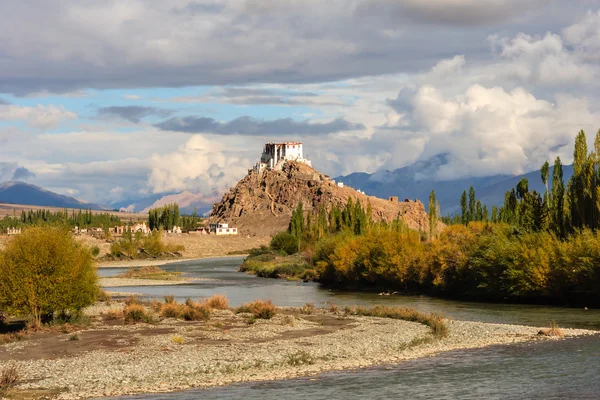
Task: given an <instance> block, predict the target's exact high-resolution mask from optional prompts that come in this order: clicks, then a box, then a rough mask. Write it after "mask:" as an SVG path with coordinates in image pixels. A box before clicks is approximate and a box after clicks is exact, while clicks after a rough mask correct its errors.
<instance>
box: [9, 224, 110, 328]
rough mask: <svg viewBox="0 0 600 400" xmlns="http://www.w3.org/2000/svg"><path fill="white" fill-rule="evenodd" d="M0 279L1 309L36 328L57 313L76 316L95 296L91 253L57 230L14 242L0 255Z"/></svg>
mask: <svg viewBox="0 0 600 400" xmlns="http://www.w3.org/2000/svg"><path fill="white" fill-rule="evenodd" d="M0 276H1V277H2V279H0V308H1V309H3V310H8V311H9V312H12V313H15V314H18V315H30V316H31V317H32V318H33V320H34V322H35V323H36V324H37V325H40V324H41V323H42V322H43V321H47V320H50V319H51V318H52V316H53V314H54V313H55V312H61V311H62V312H66V311H71V312H79V311H80V310H81V309H83V308H84V307H87V306H89V305H91V304H93V303H94V302H95V300H96V296H97V295H98V284H97V281H98V278H97V275H96V268H95V266H94V262H93V258H92V255H91V253H90V250H89V249H88V248H86V247H83V246H82V245H81V244H79V243H78V242H77V241H76V240H75V239H74V238H73V236H72V235H71V234H70V232H69V231H68V230H66V229H61V228H50V227H44V228H41V227H35V228H29V229H27V230H25V231H24V232H23V233H22V234H20V235H18V236H16V237H15V238H14V239H13V240H11V241H10V242H9V243H8V245H7V246H6V248H5V250H4V251H3V252H1V253H0Z"/></svg>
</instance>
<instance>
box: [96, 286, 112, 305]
mask: <svg viewBox="0 0 600 400" xmlns="http://www.w3.org/2000/svg"><path fill="white" fill-rule="evenodd" d="M111 300H112V297H111V295H110V293H108V292H107V291H105V290H102V289H100V290H98V301H103V302H110V301H111Z"/></svg>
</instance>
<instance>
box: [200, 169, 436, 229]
mask: <svg viewBox="0 0 600 400" xmlns="http://www.w3.org/2000/svg"><path fill="white" fill-rule="evenodd" d="M349 197H352V198H353V199H355V200H358V201H360V203H361V204H362V206H363V207H364V208H366V207H367V204H368V203H370V204H371V208H372V210H373V218H374V219H375V220H378V221H379V220H386V221H391V220H393V219H395V218H396V217H397V216H398V215H401V216H402V217H403V218H404V220H405V221H406V223H407V224H408V226H409V227H410V228H412V229H416V230H421V231H428V230H429V220H428V217H427V214H426V213H425V207H424V206H423V203H421V202H420V201H418V200H417V201H412V200H410V201H401V202H398V201H389V200H383V199H380V198H377V197H374V196H368V195H366V194H363V193H360V192H358V191H357V190H355V189H352V188H350V187H339V186H338V185H337V184H336V183H335V182H334V181H333V180H330V179H329V178H328V177H327V176H326V175H323V174H321V173H319V172H318V171H316V170H314V169H313V168H311V167H310V166H308V165H307V164H304V163H302V162H294V161H287V162H285V164H283V167H282V169H281V170H275V169H273V170H264V171H262V172H255V171H251V172H249V173H248V175H246V177H244V178H243V179H242V180H241V181H240V182H238V184H237V185H236V186H235V187H234V188H232V189H230V191H229V192H228V193H226V194H225V195H224V196H223V198H222V200H221V201H220V202H218V203H216V204H215V205H214V206H213V210H212V214H211V218H210V221H211V222H213V223H214V222H228V223H229V224H231V225H232V226H235V227H237V228H238V229H239V231H240V233H242V234H251V235H259V236H261V235H272V234H274V233H277V232H280V231H282V230H285V229H286V228H287V227H288V224H289V221H290V218H291V215H292V211H293V210H294V209H295V208H296V206H297V205H298V202H300V201H301V202H302V203H303V206H304V209H305V210H306V211H307V212H312V211H313V210H315V209H316V208H318V207H319V206H321V205H323V206H324V207H325V208H326V209H327V210H330V209H331V207H332V206H333V205H334V204H338V205H340V206H344V205H345V204H346V202H347V201H348V198H349ZM441 227H442V225H441V224H440V228H441Z"/></svg>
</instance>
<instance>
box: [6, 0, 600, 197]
mask: <svg viewBox="0 0 600 400" xmlns="http://www.w3.org/2000/svg"><path fill="white" fill-rule="evenodd" d="M599 78H600V0H578V1H572V0H329V1H317V0H202V1H189V0H170V1H164V0H144V1H137V0H126V1H124V0H89V1H85V2H81V1H74V0H30V1H26V2H25V1H19V0H6V1H3V2H2V3H1V4H0V182H2V181H8V180H22V181H26V182H30V183H33V184H36V185H39V186H42V187H44V188H46V189H49V190H53V191H56V192H58V193H61V194H66V195H71V196H74V197H76V198H79V199H85V200H87V201H93V202H96V203H101V204H107V205H108V204H113V203H116V202H119V201H123V200H127V199H136V198H142V197H146V196H149V195H152V194H156V193H163V192H179V191H183V190H189V191H191V192H193V193H196V194H202V195H204V196H206V199H207V202H211V201H213V200H216V199H217V198H218V197H220V196H221V195H222V193H223V192H224V191H226V190H228V188H230V187H232V186H233V185H235V183H236V182H237V181H238V180H239V179H241V178H242V177H243V176H244V175H245V174H246V173H247V171H248V168H251V167H252V165H253V164H254V163H255V162H256V161H257V160H258V158H259V157H260V154H261V151H262V147H263V144H264V143H266V142H269V141H284V140H299V141H302V142H304V153H305V156H307V157H308V158H310V159H311V160H312V163H313V166H314V167H315V168H316V169H318V170H319V171H322V172H323V173H326V174H328V175H330V176H338V175H345V174H349V173H352V172H368V173H373V172H377V171H382V170H394V169H397V168H400V167H403V166H407V165H410V164H412V163H414V162H416V161H423V160H428V159H430V158H432V157H435V156H436V155H439V154H445V155H446V159H447V160H448V163H446V164H443V165H440V166H439V167H438V168H436V169H434V170H431V171H428V174H431V176H427V177H426V178H431V179H435V180H448V179H455V178H460V177H468V176H488V175H494V174H519V173H523V172H528V171H531V170H535V169H538V168H539V166H540V165H541V164H542V163H543V162H544V161H545V160H546V159H548V160H553V159H554V158H555V157H557V156H560V157H561V159H562V160H563V162H565V163H570V162H571V161H572V151H573V141H574V137H575V135H576V134H577V132H578V131H579V130H581V129H583V130H585V131H586V133H587V137H588V141H589V143H590V144H591V143H592V142H593V139H594V136H595V134H596V132H597V131H598V129H599V128H600V90H598V89H599V86H600V79H599Z"/></svg>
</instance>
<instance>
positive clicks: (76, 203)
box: [0, 181, 106, 210]
mask: <svg viewBox="0 0 600 400" xmlns="http://www.w3.org/2000/svg"><path fill="white" fill-rule="evenodd" d="M0 203H12V204H24V205H31V206H42V207H61V208H84V209H85V208H91V209H93V210H106V207H103V206H101V205H99V204H94V203H86V202H83V201H80V200H77V199H75V198H73V197H69V196H64V195H62V194H57V193H54V192H51V191H49V190H46V189H42V188H41V187H38V186H35V185H31V184H29V183H25V182H15V181H11V182H4V183H0Z"/></svg>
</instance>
